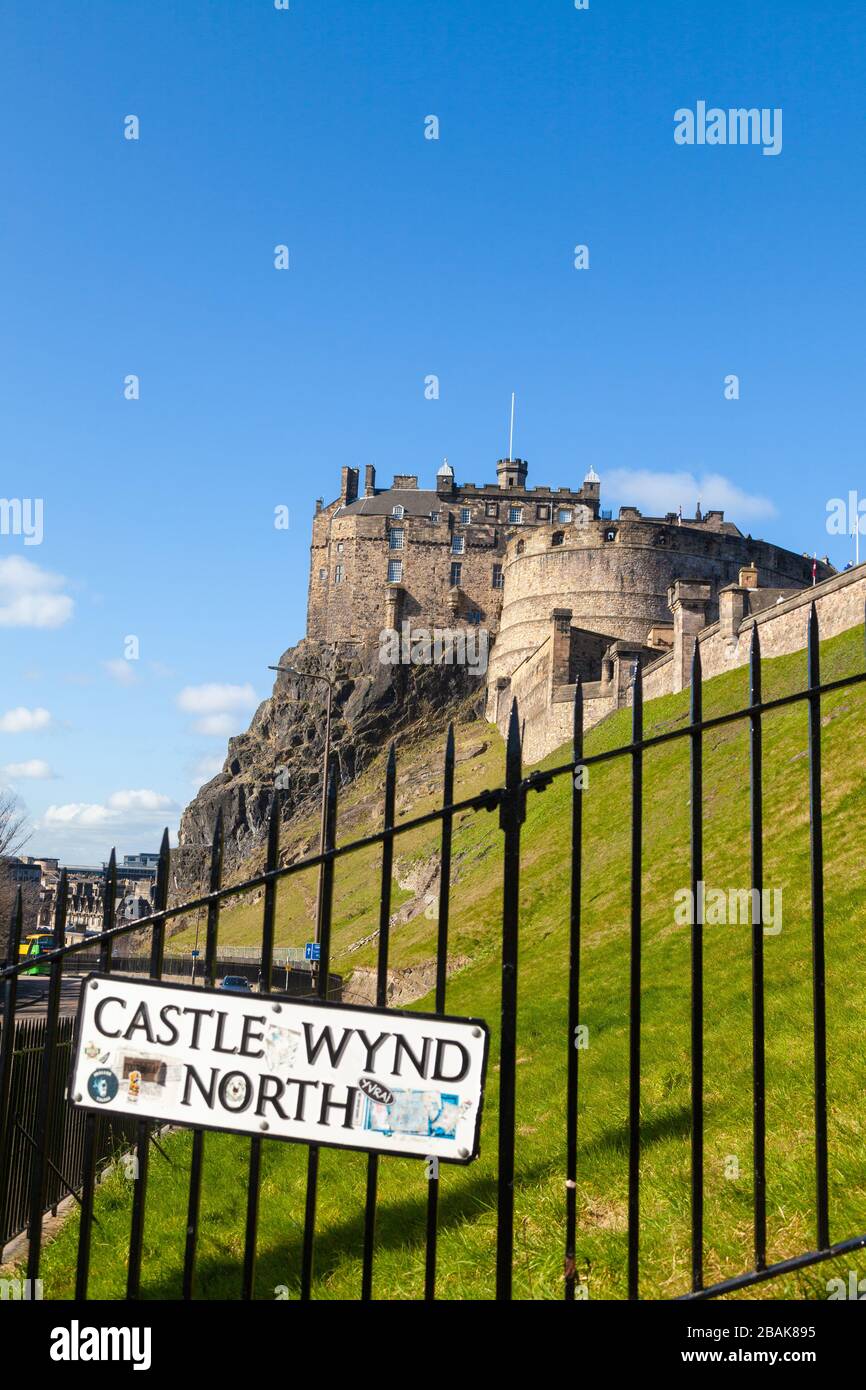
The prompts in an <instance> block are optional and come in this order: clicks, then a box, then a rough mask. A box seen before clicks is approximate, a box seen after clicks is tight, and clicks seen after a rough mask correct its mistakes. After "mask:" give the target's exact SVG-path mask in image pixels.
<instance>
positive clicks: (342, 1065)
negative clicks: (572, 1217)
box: [69, 975, 489, 1163]
mask: <svg viewBox="0 0 866 1390" xmlns="http://www.w3.org/2000/svg"><path fill="white" fill-rule="evenodd" d="M488 1042H489V1035H488V1031H487V1025H486V1024H485V1023H482V1022H480V1021H479V1020H477V1019H462V1018H437V1017H435V1016H434V1015H432V1014H420V1013H413V1012H408V1011H406V1010H403V1009H369V1008H364V1007H360V1006H343V1005H342V1004H327V1003H320V1002H317V1001H313V1000H306V999H305V1000H299V999H291V998H287V997H286V996H285V995H273V994H266V995H243V994H232V993H229V992H227V991H222V990H211V989H206V990H202V989H197V988H187V987H186V986H185V985H170V984H163V983H161V982H159V981H156V980H132V979H123V978H120V977H118V976H112V975H89V976H88V977H87V979H86V980H85V981H84V983H83V985H82V990H81V1002H80V1004H79V1009H78V1021H77V1028H76V1046H75V1055H74V1058H73V1063H72V1072H71V1076H70V1082H69V1097H70V1100H71V1101H72V1103H73V1104H74V1105H76V1106H78V1107H80V1108H81V1109H85V1110H95V1111H101V1112H102V1113H103V1114H106V1113H107V1114H111V1115H123V1116H127V1117H130V1118H136V1119H153V1120H161V1121H163V1122H165V1123H167V1124H177V1125H192V1126H194V1127H197V1128H200V1129H217V1130H228V1131H230V1132H232V1133H238V1134H255V1135H258V1136H259V1137H263V1136H267V1137H268V1138H271V1139H294V1140H296V1141H298V1142H302V1143H307V1144H328V1145H332V1146H336V1147H338V1148H351V1149H365V1150H369V1151H373V1152H376V1153H391V1154H404V1155H410V1156H415V1157H419V1158H424V1157H436V1158H439V1159H443V1160H448V1159H450V1160H452V1161H454V1162H455V1163H468V1162H470V1161H471V1160H472V1159H473V1158H475V1156H476V1154H477V1153H478V1138H479V1132H480V1128H481V1102H482V1096H483V1091H484V1074H485V1069H486V1065H487V1050H488Z"/></svg>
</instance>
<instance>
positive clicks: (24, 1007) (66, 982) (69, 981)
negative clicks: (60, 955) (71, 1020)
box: [0, 975, 84, 1018]
mask: <svg viewBox="0 0 866 1390" xmlns="http://www.w3.org/2000/svg"><path fill="white" fill-rule="evenodd" d="M83 978H84V977H83V976H82V975H66V976H64V977H63V979H62V980H61V983H60V1013H61V1014H74V1013H75V1011H76V1009H77V1008H78V996H79V994H80V993H81V981H82V979H83ZM4 993H5V990H4V987H3V986H0V1000H2V999H3V998H4ZM47 999H48V976H47V975H22V976H19V979H18V1000H17V1005H16V1009H15V1016H16V1018H44V1017H45V1012H46V1001H47Z"/></svg>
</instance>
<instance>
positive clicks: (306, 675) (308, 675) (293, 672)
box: [268, 666, 336, 975]
mask: <svg viewBox="0 0 866 1390" xmlns="http://www.w3.org/2000/svg"><path fill="white" fill-rule="evenodd" d="M268 670H269V671H282V672H283V673H284V674H286V675H290V676H300V677H301V678H302V679H303V680H310V681H324V683H325V685H326V686H327V687H328V702H327V705H326V713H325V758H324V765H323V768H322V815H321V820H320V822H319V854H323V853H324V851H325V826H326V823H327V815H328V772H329V771H330V765H331V709H332V703H333V695H334V686H335V684H336V681H334V680H332V679H331V677H330V676H320V675H315V674H314V673H313V672H312V671H299V670H298V669H297V668H296V667H295V666H269V667H268ZM324 870H325V866H324V864H320V865H319V880H318V883H317V885H316V936H315V940H316V944H317V945H318V943H319V941H320V939H321V914H322V884H323V879H324ZM312 964H313V973H314V975H315V974H317V973H318V963H317V962H316V961H313V963H312Z"/></svg>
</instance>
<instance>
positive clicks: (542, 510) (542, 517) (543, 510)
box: [535, 503, 550, 521]
mask: <svg viewBox="0 0 866 1390" xmlns="http://www.w3.org/2000/svg"><path fill="white" fill-rule="evenodd" d="M535 520H536V521H549V520H550V507H548V506H547V505H546V504H544V505H542V504H541V503H539V505H538V506H537V507H536V508H535Z"/></svg>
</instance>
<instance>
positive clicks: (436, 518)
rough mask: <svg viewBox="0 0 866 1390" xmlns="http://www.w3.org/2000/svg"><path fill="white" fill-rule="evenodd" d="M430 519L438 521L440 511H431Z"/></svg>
mask: <svg viewBox="0 0 866 1390" xmlns="http://www.w3.org/2000/svg"><path fill="white" fill-rule="evenodd" d="M430 520H431V521H432V522H434V523H435V522H437V521H438V520H439V513H438V512H431V513H430Z"/></svg>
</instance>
